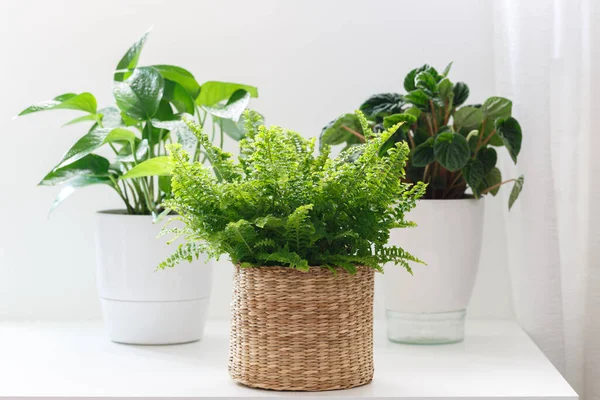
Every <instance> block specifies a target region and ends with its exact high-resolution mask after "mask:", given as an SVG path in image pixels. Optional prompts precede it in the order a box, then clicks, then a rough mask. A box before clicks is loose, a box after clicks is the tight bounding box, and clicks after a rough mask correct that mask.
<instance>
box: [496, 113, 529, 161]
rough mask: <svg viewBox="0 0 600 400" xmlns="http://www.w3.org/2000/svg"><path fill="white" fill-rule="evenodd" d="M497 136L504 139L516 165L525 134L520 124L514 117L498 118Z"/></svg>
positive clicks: (503, 141)
mask: <svg viewBox="0 0 600 400" xmlns="http://www.w3.org/2000/svg"><path fill="white" fill-rule="evenodd" d="M496 135H497V136H499V137H500V138H501V139H502V143H504V146H506V149H507V150H508V153H509V154H510V158H512V160H513V162H514V163H515V164H516V163H517V156H518V155H519V152H520V151H521V142H522V141H523V133H522V132H521V125H519V122H518V121H517V120H516V119H514V118H513V117H509V118H498V119H497V120H496Z"/></svg>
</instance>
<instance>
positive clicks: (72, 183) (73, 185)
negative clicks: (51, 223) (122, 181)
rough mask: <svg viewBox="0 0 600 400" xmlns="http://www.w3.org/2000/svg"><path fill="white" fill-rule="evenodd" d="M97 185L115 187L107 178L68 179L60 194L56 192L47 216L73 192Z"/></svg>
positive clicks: (78, 177) (82, 177) (87, 176)
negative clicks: (56, 194)
mask: <svg viewBox="0 0 600 400" xmlns="http://www.w3.org/2000/svg"><path fill="white" fill-rule="evenodd" d="M97 184H104V185H109V186H111V187H113V188H114V187H115V186H114V183H113V181H112V180H111V179H110V178H109V177H108V176H93V175H82V176H77V177H74V178H73V179H70V180H69V181H68V182H67V183H66V184H65V185H64V186H63V187H62V188H61V190H60V192H58V196H56V198H55V199H54V203H52V206H51V207H50V211H49V213H48V214H51V213H52V211H54V210H55V209H56V207H58V206H59V205H60V204H61V203H62V202H63V201H65V199H67V198H68V197H69V196H71V195H72V194H73V193H74V192H75V189H77V188H81V187H85V186H90V185H97Z"/></svg>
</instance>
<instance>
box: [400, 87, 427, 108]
mask: <svg viewBox="0 0 600 400" xmlns="http://www.w3.org/2000/svg"><path fill="white" fill-rule="evenodd" d="M404 99H405V100H406V101H407V102H409V103H410V104H412V105H413V106H415V107H417V108H418V109H419V110H421V111H424V112H428V111H429V109H430V105H429V100H430V99H429V97H428V96H427V94H426V93H425V92H424V91H423V90H422V89H416V90H413V91H412V92H410V93H408V94H407V95H406V96H404Z"/></svg>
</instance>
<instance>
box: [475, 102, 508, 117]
mask: <svg viewBox="0 0 600 400" xmlns="http://www.w3.org/2000/svg"><path fill="white" fill-rule="evenodd" d="M481 112H482V113H483V117H484V118H486V119H488V120H495V119H496V118H508V117H510V115H511V113H512V101H510V100H508V99H505V98H504V97H490V98H489V99H487V100H486V101H485V102H484V103H483V105H482V106H481Z"/></svg>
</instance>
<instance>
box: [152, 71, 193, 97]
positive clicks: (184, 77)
mask: <svg viewBox="0 0 600 400" xmlns="http://www.w3.org/2000/svg"><path fill="white" fill-rule="evenodd" d="M152 68H154V69H156V70H157V71H158V72H159V73H160V74H161V75H162V77H163V78H165V80H169V81H172V82H177V83H178V84H180V85H181V87H183V88H184V89H185V90H186V91H187V93H188V94H189V95H190V97H191V98H192V99H196V98H197V97H198V95H199V94H200V84H199V83H198V81H196V78H194V75H192V73H191V72H189V71H188V70H186V69H183V68H181V67H177V66H175V65H153V66H152Z"/></svg>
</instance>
